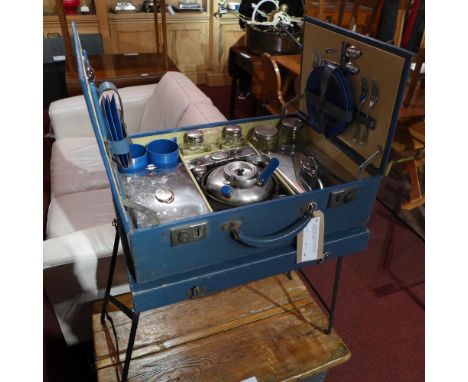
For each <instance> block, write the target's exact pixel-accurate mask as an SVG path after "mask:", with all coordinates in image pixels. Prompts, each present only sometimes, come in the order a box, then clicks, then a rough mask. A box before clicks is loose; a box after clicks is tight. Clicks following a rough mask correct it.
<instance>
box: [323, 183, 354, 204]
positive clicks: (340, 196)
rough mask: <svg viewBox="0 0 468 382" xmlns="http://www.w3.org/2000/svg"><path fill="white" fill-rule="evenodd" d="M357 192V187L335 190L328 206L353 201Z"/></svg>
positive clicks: (331, 194)
mask: <svg viewBox="0 0 468 382" xmlns="http://www.w3.org/2000/svg"><path fill="white" fill-rule="evenodd" d="M356 194H357V188H354V187H353V188H345V189H344V190H339V191H333V192H332V193H330V198H329V199H328V208H333V207H337V206H341V205H343V204H348V203H351V202H352V201H353V200H354V198H355V197H356Z"/></svg>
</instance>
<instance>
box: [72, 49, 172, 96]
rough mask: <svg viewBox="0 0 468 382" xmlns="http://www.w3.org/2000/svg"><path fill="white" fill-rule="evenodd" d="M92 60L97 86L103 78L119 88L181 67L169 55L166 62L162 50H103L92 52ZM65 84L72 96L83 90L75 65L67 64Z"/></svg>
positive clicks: (152, 79) (156, 79)
mask: <svg viewBox="0 0 468 382" xmlns="http://www.w3.org/2000/svg"><path fill="white" fill-rule="evenodd" d="M89 60H90V63H91V66H92V67H93V69H94V72H95V78H96V79H95V84H96V86H99V85H100V84H101V82H103V81H110V82H113V83H114V84H115V85H116V86H117V88H121V87H125V86H134V85H146V84H153V83H156V82H159V80H160V79H161V77H162V76H163V75H164V74H165V73H166V72H168V71H176V72H178V71H179V69H178V68H177V66H176V65H175V64H174V62H173V61H172V60H171V59H170V58H167V62H165V60H164V55H163V54H162V53H140V54H132V55H125V54H104V55H97V56H90V57H89ZM65 84H66V87H67V93H68V96H69V97H70V96H73V95H80V94H82V93H83V92H82V90H81V85H80V81H79V79H78V72H77V70H76V67H75V66H72V67H71V68H70V67H68V66H67V71H66V73H65Z"/></svg>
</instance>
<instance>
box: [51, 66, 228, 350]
mask: <svg viewBox="0 0 468 382" xmlns="http://www.w3.org/2000/svg"><path fill="white" fill-rule="evenodd" d="M119 92H120V94H121V97H122V102H123V105H124V112H125V122H126V126H127V131H128V133H129V134H132V133H137V132H146V131H155V130H164V129H168V128H174V127H182V126H191V125H198V124H205V123H212V122H218V121H224V120H226V119H225V117H224V116H223V115H222V114H221V113H220V112H219V110H218V109H217V108H216V107H215V106H214V105H213V104H212V102H211V100H210V99H209V98H208V97H206V95H205V94H203V93H202V92H201V91H200V90H199V89H198V87H197V86H195V85H194V84H193V83H192V82H191V81H190V80H189V79H188V78H187V77H185V76H184V75H183V74H181V73H177V72H169V73H167V74H166V75H165V76H164V77H163V78H162V79H161V81H160V82H159V83H158V84H152V85H143V86H134V87H128V88H123V89H120V90H119ZM49 114H50V119H51V125H52V128H53V132H54V135H55V138H56V141H55V142H54V144H53V146H52V156H51V166H50V167H51V169H50V170H51V203H50V206H49V211H48V218H47V240H45V241H44V248H43V266H44V288H45V290H46V293H47V294H48V296H49V299H50V301H51V303H52V305H53V307H54V310H55V312H56V314H57V318H58V320H59V323H60V326H61V328H62V332H63V334H64V336H65V339H66V341H67V343H68V344H69V345H71V344H75V343H78V342H82V341H84V340H88V339H90V338H91V303H92V302H93V301H94V300H96V299H98V298H101V297H102V295H103V293H104V288H105V285H106V280H107V273H108V267H109V262H110V256H111V253H112V246H113V242H114V237H115V228H114V227H113V226H112V221H113V219H114V217H115V214H114V208H113V205H112V198H111V192H110V190H109V183H108V180H107V177H106V173H105V170H104V166H103V164H102V159H101V157H100V154H99V150H98V146H97V143H96V139H95V138H94V134H93V130H92V127H91V123H90V120H89V117H88V112H87V109H86V105H85V102H84V98H83V96H77V97H71V98H66V99H63V100H59V101H56V102H53V103H52V104H51V105H50V108H49ZM120 253H121V249H120ZM128 290H129V289H128V279H127V273H126V268H125V262H124V259H123V256H118V261H117V268H116V274H115V277H114V288H113V293H116V294H119V293H124V292H127V291H128Z"/></svg>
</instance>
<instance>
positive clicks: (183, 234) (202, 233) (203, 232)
mask: <svg viewBox="0 0 468 382" xmlns="http://www.w3.org/2000/svg"><path fill="white" fill-rule="evenodd" d="M207 227H208V224H207V223H206V222H205V223H200V224H193V225H190V226H183V227H177V228H173V229H171V246H172V247H175V246H176V245H180V244H187V243H191V242H193V241H199V240H203V239H205V238H206V236H207V234H208V228H207Z"/></svg>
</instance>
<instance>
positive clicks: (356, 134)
mask: <svg viewBox="0 0 468 382" xmlns="http://www.w3.org/2000/svg"><path fill="white" fill-rule="evenodd" d="M368 93H369V89H368V85H367V78H366V77H361V95H360V96H359V107H358V112H357V116H356V121H355V126H354V135H353V143H356V142H357V141H358V140H359V136H360V123H359V117H360V115H361V109H362V106H363V105H364V104H365V103H366V101H367V96H368Z"/></svg>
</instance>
